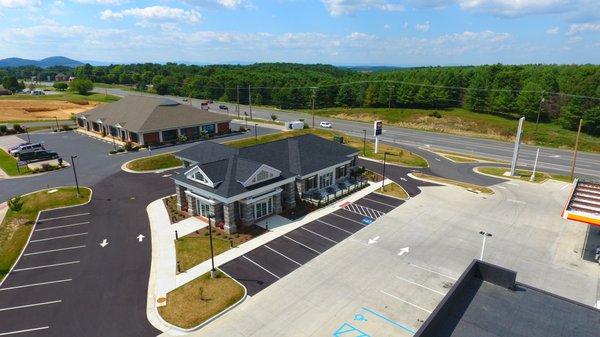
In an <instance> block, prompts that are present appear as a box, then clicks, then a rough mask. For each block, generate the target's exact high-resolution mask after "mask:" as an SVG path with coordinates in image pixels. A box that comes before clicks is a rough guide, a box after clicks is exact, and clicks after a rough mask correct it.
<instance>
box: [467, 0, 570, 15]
mask: <svg viewBox="0 0 600 337" xmlns="http://www.w3.org/2000/svg"><path fill="white" fill-rule="evenodd" d="M455 1H456V2H457V4H458V5H459V6H460V7H461V8H463V9H468V10H475V11H481V12H487V13H491V14H496V15H503V16H521V15H528V14H542V13H552V12H557V11H564V10H566V8H567V6H568V5H571V4H572V2H573V0H455Z"/></svg>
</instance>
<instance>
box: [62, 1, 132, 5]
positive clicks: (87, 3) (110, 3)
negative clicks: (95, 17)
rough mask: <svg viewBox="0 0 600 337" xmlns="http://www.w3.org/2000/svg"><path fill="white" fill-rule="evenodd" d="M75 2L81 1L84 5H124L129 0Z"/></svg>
mask: <svg viewBox="0 0 600 337" xmlns="http://www.w3.org/2000/svg"><path fill="white" fill-rule="evenodd" d="M72 1H73V2H76V3H79V4H84V5H104V6H107V5H112V6H118V5H122V4H124V3H126V2H128V0H72Z"/></svg>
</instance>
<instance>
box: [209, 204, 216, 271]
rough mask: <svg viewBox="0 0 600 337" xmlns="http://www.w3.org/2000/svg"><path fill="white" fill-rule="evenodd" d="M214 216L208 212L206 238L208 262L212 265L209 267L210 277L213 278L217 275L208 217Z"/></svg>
mask: <svg viewBox="0 0 600 337" xmlns="http://www.w3.org/2000/svg"><path fill="white" fill-rule="evenodd" d="M214 217H215V215H214V214H213V213H208V239H209V241H210V263H211V266H212V267H211V269H210V278H215V276H216V275H217V272H216V270H215V255H214V251H213V240H212V227H211V225H210V219H211V218H214Z"/></svg>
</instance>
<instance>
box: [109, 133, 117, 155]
mask: <svg viewBox="0 0 600 337" xmlns="http://www.w3.org/2000/svg"><path fill="white" fill-rule="evenodd" d="M108 131H109V132H110V136H111V137H112V141H113V147H114V148H115V151H117V143H116V142H115V135H114V134H113V132H112V129H108Z"/></svg>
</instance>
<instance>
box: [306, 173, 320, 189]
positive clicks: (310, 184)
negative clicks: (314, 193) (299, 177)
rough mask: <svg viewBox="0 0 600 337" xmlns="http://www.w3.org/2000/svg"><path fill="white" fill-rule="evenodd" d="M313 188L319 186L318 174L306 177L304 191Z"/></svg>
mask: <svg viewBox="0 0 600 337" xmlns="http://www.w3.org/2000/svg"><path fill="white" fill-rule="evenodd" d="M313 188H317V176H312V177H310V178H307V179H306V182H305V185H304V191H310V190H312V189H313Z"/></svg>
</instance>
